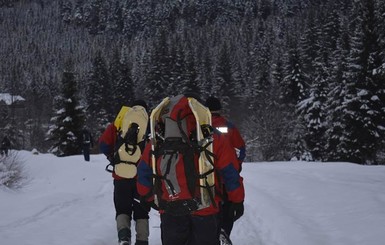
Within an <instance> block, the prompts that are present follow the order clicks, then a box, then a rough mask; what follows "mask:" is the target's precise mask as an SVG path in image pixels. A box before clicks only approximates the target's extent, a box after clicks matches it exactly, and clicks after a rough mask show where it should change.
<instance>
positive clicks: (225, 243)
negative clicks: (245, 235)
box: [219, 229, 233, 245]
mask: <svg viewBox="0 0 385 245" xmlns="http://www.w3.org/2000/svg"><path fill="white" fill-rule="evenodd" d="M219 241H220V244H221V245H233V243H232V242H231V240H230V237H229V236H228V235H227V233H226V231H225V230H223V229H221V233H220V234H219Z"/></svg>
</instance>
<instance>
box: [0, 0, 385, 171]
mask: <svg viewBox="0 0 385 245" xmlns="http://www.w3.org/2000/svg"><path fill="white" fill-rule="evenodd" d="M0 11H1V18H0V20H1V21H0V23H1V24H0V25H1V26H2V29H4V30H5V33H4V35H5V36H4V37H5V40H6V42H2V44H0V45H1V46H0V50H1V51H2V52H1V56H2V58H3V59H2V60H4V62H3V63H2V64H1V70H0V71H1V74H2V76H1V80H2V82H1V84H2V85H1V86H0V88H1V89H2V90H8V91H7V92H12V93H18V94H20V95H23V96H24V97H26V98H27V99H28V100H29V101H33V103H30V104H29V105H28V107H29V108H28V110H27V111H28V113H26V118H28V120H25V121H20V122H19V125H14V127H17V128H18V130H19V132H20V131H22V132H23V133H24V135H26V137H28V141H27V142H28V144H27V145H26V146H25V147H26V148H28V147H40V148H42V149H51V150H52V149H54V148H55V147H53V146H57V145H58V143H60V140H58V139H60V137H58V136H57V135H56V134H51V132H54V129H55V128H60V127H58V125H60V124H63V118H62V119H60V116H59V115H60V113H70V111H71V110H70V109H69V108H67V107H66V105H65V104H66V101H67V102H68V101H72V102H74V101H76V102H77V103H78V105H74V107H73V108H77V109H78V110H79V111H76V110H75V111H76V112H71V113H74V114H71V115H70V116H69V115H66V116H65V117H64V118H68V116H69V118H73V119H74V118H78V119H79V120H80V121H79V122H80V123H79V124H78V125H77V126H76V127H75V128H76V130H80V129H81V127H83V126H87V127H89V128H90V129H91V130H92V131H93V134H94V135H96V136H97V135H99V134H100V130H102V129H103V128H104V127H105V126H106V124H107V123H108V122H111V121H112V120H113V118H114V116H115V115H116V113H117V112H118V110H119V109H120V106H122V105H124V104H129V103H130V102H131V101H133V100H134V99H139V98H140V99H145V100H146V101H147V102H148V103H149V105H150V106H155V105H157V103H159V102H160V101H161V99H162V98H164V97H166V96H172V95H176V94H179V93H180V92H181V91H191V90H193V91H197V92H198V93H199V94H201V97H202V99H203V100H204V99H205V98H207V97H208V96H209V95H215V96H218V97H219V98H220V99H221V100H222V103H223V104H224V108H225V113H226V114H227V115H228V116H229V117H230V119H231V120H232V121H234V123H235V124H236V125H237V126H238V127H239V128H240V130H241V133H242V134H243V135H244V136H245V139H246V141H247V147H248V148H247V150H248V160H250V161H255V160H288V159H292V158H296V159H302V160H321V161H351V162H356V163H361V164H378V163H384V156H383V153H384V149H385V148H384V138H385V137H384V132H385V125H384V124H385V96H384V93H385V88H384V86H385V58H384V57H385V54H384V51H383V50H385V37H384V35H385V24H384V23H385V4H384V3H383V1H381V0H360V1H354V2H352V1H348V0H339V1H332V0H330V1H317V0H297V1H284V0H259V1H251V0H243V1H241V0H240V1H226V0H224V1H214V0H199V1H171V0H169V1H155V0H146V1H133V0H127V1H117V0H108V1H107V0H104V1H101V0H76V1H75V0H61V1H44V0H40V1H32V2H28V3H27V2H26V1H16V2H15V3H13V6H11V7H2V8H0ZM23 11H25V12H23ZM25 13H26V14H25ZM69 81H72V82H75V84H76V85H75V86H74V85H73V84H72V85H70V84H71V83H72V82H69ZM68 86H73V87H74V90H72V93H73V94H68V93H66V92H65V91H66V88H67V90H68ZM67 92H68V91H67ZM72 96H74V97H72ZM69 98H74V99H71V100H69ZM75 98H76V99H75ZM42 108H44V109H43V110H42ZM63 108H67V109H66V110H63ZM58 112H60V113H59V114H58ZM76 115H78V116H76ZM62 116H63V115H62ZM51 118H53V120H52V121H51ZM75 124H76V123H75ZM76 130H75V129H71V130H68V131H66V133H65V134H66V135H67V136H68V132H72V133H73V134H74V137H75V138H76V134H77V133H76V132H73V131H76ZM47 132H49V134H47ZM67 139H68V137H67ZM72 140H73V142H76V139H72ZM61 141H63V140H61ZM78 151H79V149H72V150H71V151H69V153H67V154H72V153H75V152H78Z"/></svg>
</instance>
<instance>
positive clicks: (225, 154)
mask: <svg viewBox="0 0 385 245" xmlns="http://www.w3.org/2000/svg"><path fill="white" fill-rule="evenodd" d="M213 151H214V154H215V156H216V157H215V160H214V168H215V170H216V172H215V173H218V174H219V175H220V178H221V179H222V181H223V184H224V185H225V188H226V191H227V193H228V200H229V201H231V202H235V203H239V202H242V201H243V200H244V198H245V191H244V187H243V180H242V178H241V177H240V175H239V169H237V164H234V162H236V161H237V158H236V155H235V151H234V150H233V148H232V146H231V145H230V144H229V142H228V141H227V140H226V139H225V138H224V136H223V135H222V134H218V133H216V134H214V141H213ZM158 160H159V159H158ZM178 170H179V169H177V171H178ZM181 174H182V173H181ZM216 179H217V178H216ZM152 187H153V171H152V165H151V144H150V143H148V144H147V145H146V147H145V150H144V152H143V154H142V158H141V160H140V162H139V165H138V181H137V188H138V192H139V194H140V195H141V196H146V195H147V194H148V193H149V192H150V191H151V190H152ZM216 187H217V188H216V189H217V190H220V189H221V187H220V184H219V183H218V181H216ZM163 188H164V186H163ZM163 194H164V195H167V192H166V191H163ZM166 198H167V197H166ZM163 199H164V198H163ZM220 200H221V197H220V195H217V193H216V195H215V201H216V204H217V205H216V207H215V206H214V205H211V206H210V207H207V208H204V209H201V210H198V211H195V212H194V213H193V214H194V215H211V214H215V213H218V212H219V210H218V207H219V201H220Z"/></svg>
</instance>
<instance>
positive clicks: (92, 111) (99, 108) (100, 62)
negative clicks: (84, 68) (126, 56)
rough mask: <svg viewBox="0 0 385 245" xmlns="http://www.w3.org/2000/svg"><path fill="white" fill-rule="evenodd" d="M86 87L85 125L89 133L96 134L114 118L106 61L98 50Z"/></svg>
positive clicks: (112, 96) (110, 84)
mask: <svg viewBox="0 0 385 245" xmlns="http://www.w3.org/2000/svg"><path fill="white" fill-rule="evenodd" d="M87 88H88V89H87V92H86V101H87V126H88V127H89V128H90V129H91V133H92V134H94V135H96V133H98V132H99V130H100V129H104V128H105V127H106V126H107V124H108V123H109V122H111V121H112V120H113V118H114V115H113V114H114V111H113V109H112V103H113V98H114V95H113V92H112V82H111V80H110V79H109V75H108V69H107V64H106V61H105V59H104V57H103V56H102V54H101V53H100V52H98V53H97V54H96V56H95V58H94V59H93V62H92V70H91V72H90V74H89V77H88V84H87Z"/></svg>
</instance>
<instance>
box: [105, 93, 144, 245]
mask: <svg viewBox="0 0 385 245" xmlns="http://www.w3.org/2000/svg"><path fill="white" fill-rule="evenodd" d="M135 105H140V106H143V107H144V108H145V109H146V110H147V105H146V103H145V102H144V101H142V100H137V101H135V102H134V103H133V104H132V106H135ZM117 135H118V132H117V129H116V127H115V125H114V123H111V124H109V125H108V126H107V128H106V129H105V131H104V132H103V134H102V135H101V137H100V138H99V148H100V151H101V152H102V153H103V154H104V155H106V156H107V159H108V160H109V161H110V162H111V161H112V159H113V157H114V153H115V150H116V149H115V147H116V145H115V144H116V140H117ZM142 143H143V144H142V145H139V147H141V149H143V148H144V144H145V141H143V142H142ZM112 177H113V180H114V206H115V211H116V215H115V220H116V226H117V231H118V240H119V244H120V245H130V244H131V219H132V214H133V219H134V220H135V230H136V243H135V245H148V237H149V222H148V219H149V216H148V213H149V209H146V208H144V207H143V205H141V204H140V202H139V195H138V192H137V189H136V178H132V179H126V178H122V177H120V176H118V175H117V174H116V173H115V172H114V171H112Z"/></svg>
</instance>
